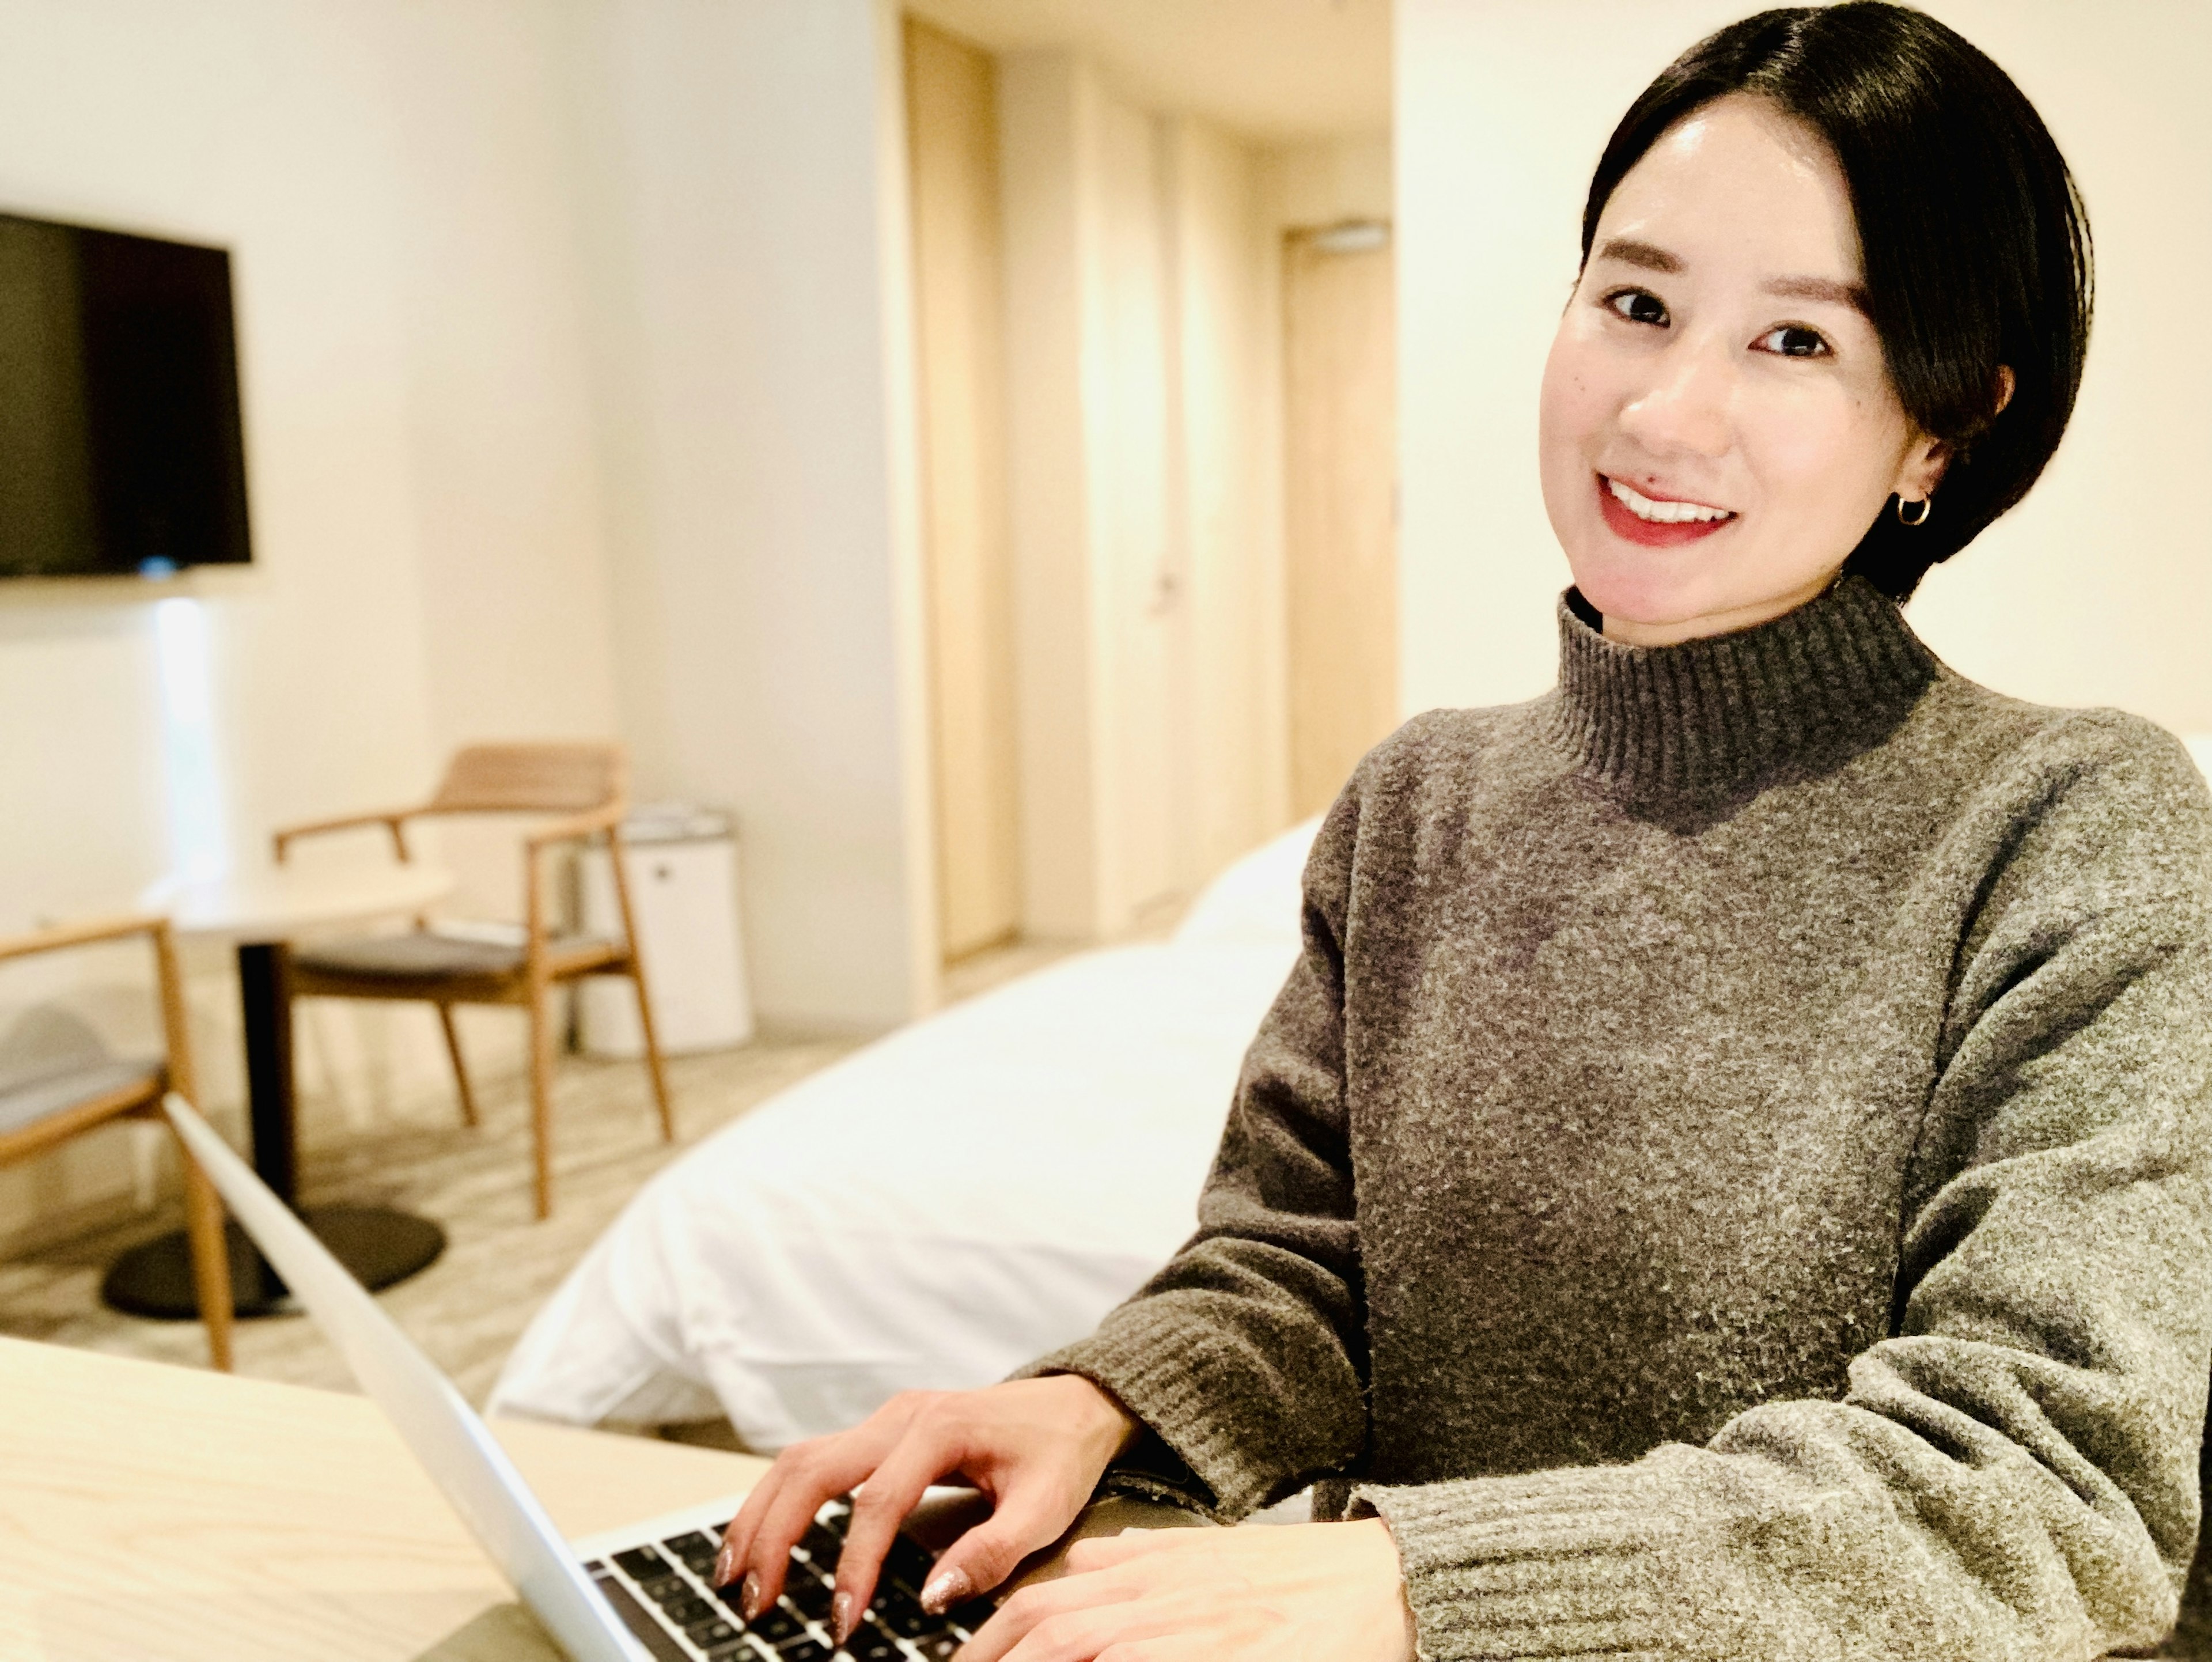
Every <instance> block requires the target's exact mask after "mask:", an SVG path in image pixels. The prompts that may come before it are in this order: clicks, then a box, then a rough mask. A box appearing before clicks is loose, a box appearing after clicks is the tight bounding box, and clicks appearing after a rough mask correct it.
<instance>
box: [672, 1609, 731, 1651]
mask: <svg viewBox="0 0 2212 1662" xmlns="http://www.w3.org/2000/svg"><path fill="white" fill-rule="evenodd" d="M700 1608H701V1609H702V1610H704V1609H705V1608H706V1606H705V1605H703V1604H702V1605H701V1606H700ZM669 1616H670V1619H671V1620H673V1619H674V1617H675V1612H674V1611H673V1610H671V1611H670V1612H669ZM738 1636H739V1635H738V1630H737V1629H735V1628H733V1627H732V1626H731V1625H730V1624H729V1623H728V1622H725V1621H723V1620H722V1619H721V1618H720V1617H719V1616H708V1618H707V1619H706V1620H705V1621H703V1622H685V1623H684V1637H685V1638H686V1639H688V1640H690V1641H691V1642H692V1643H693V1644H695V1645H696V1646H697V1647H699V1648H700V1649H701V1650H702V1651H708V1650H712V1649H714V1647H715V1646H717V1645H726V1644H728V1643H729V1642H730V1641H732V1639H735V1638H738Z"/></svg>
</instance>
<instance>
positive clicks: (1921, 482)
mask: <svg viewBox="0 0 2212 1662" xmlns="http://www.w3.org/2000/svg"><path fill="white" fill-rule="evenodd" d="M1950 465H1951V447H1950V445H1949V443H1948V442H1947V441H1944V440H1942V439H1931V438H1929V436H1928V435H1926V434H1925V433H1923V434H1922V435H1920V436H1919V437H1918V438H1917V439H1915V440H1914V441H1912V444H1911V447H1910V448H1909V449H1907V450H1906V451H1905V466H1902V467H1900V468H1899V469H1898V470H1897V482H1896V483H1895V484H1893V485H1892V486H1890V491H1891V494H1893V496H1897V497H1898V498H1899V500H1900V501H1903V502H1925V501H1926V500H1927V499H1928V498H1929V497H1930V496H1934V495H1935V494H1936V486H1937V485H1938V484H1942V479H1943V470H1944V469H1945V468H1947V467H1948V466H1950Z"/></svg>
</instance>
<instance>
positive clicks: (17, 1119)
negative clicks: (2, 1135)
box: [0, 1056, 161, 1132]
mask: <svg viewBox="0 0 2212 1662" xmlns="http://www.w3.org/2000/svg"><path fill="white" fill-rule="evenodd" d="M160 1078H161V1059H160V1058H159V1057H145V1056H139V1057H135V1058H129V1059H117V1058H108V1059H105V1060H102V1061H99V1062H83V1063H81V1064H79V1065H77V1066H76V1067H72V1068H64V1069H63V1070H62V1071H60V1072H58V1073H53V1074H46V1075H40V1076H37V1077H33V1078H30V1079H19V1080H15V1081H11V1082H9V1084H6V1085H0V1132H7V1131H20V1130H21V1129H23V1128H24V1127H25V1126H27V1125H35V1124H36V1123H38V1122H39V1121H40V1120H42V1119H45V1118H46V1117H49V1116H51V1115H54V1114H58V1113H60V1112H62V1111H64V1109H69V1108H74V1107H76V1105H78V1104H79V1103H84V1102H90V1101H91V1100H92V1099H94V1097H104V1096H106V1094H107V1093H109V1092H111V1091H119V1090H122V1089H123V1088H124V1087H126V1086H131V1085H151V1084H153V1083H154V1082H155V1081H157V1080H159V1079H160Z"/></svg>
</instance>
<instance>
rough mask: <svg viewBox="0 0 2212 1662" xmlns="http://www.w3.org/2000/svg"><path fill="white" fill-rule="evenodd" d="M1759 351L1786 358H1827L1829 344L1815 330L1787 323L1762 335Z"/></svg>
mask: <svg viewBox="0 0 2212 1662" xmlns="http://www.w3.org/2000/svg"><path fill="white" fill-rule="evenodd" d="M1759 350H1760V351H1762V352H1772V353H1775V354H1776V355H1777V356H1781V357H1785V358H1817V357H1823V356H1826V354H1827V350H1828V343H1827V342H1826V341H1825V340H1823V339H1821V338H1820V334H1819V332H1817V331H1815V330H1812V329H1802V328H1800V327H1799V326H1797V325H1796V324H1794V323H1785V324H1784V325H1783V326H1781V327H1780V328H1779V329H1770V330H1768V331H1767V332H1765V334H1763V335H1761V336H1760V337H1759Z"/></svg>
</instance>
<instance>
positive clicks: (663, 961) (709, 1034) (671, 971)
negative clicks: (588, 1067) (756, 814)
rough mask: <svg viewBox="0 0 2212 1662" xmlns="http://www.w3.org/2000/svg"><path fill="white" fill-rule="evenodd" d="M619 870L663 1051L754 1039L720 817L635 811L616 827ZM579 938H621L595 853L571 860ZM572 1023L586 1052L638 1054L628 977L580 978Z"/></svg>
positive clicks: (731, 859)
mask: <svg viewBox="0 0 2212 1662" xmlns="http://www.w3.org/2000/svg"><path fill="white" fill-rule="evenodd" d="M623 839H624V843H625V847H624V848H623V870H624V872H625V873H626V874H627V875H628V877H629V903H630V906H631V908H632V910H634V911H635V914H636V917H637V933H638V940H639V943H640V947H641V956H642V958H643V960H644V964H645V981H646V988H647V994H648V995H649V996H650V997H651V998H652V1000H653V1027H654V1029H655V1031H656V1032H657V1033H658V1035H659V1039H660V1048H661V1050H662V1052H663V1053H664V1054H665V1055H669V1056H682V1055H685V1054H688V1053H690V1052H695V1051H700V1050H729V1049H730V1048H732V1046H734V1045H738V1044H744V1042H745V1041H746V1040H748V1039H750V1038H751V1037H752V1036H753V1009H752V997H751V994H750V991H749V990H748V989H747V987H746V985H745V971H744V956H743V953H742V952H741V951H740V948H739V927H738V845H737V841H736V839H735V838H734V837H732V835H731V832H730V827H729V822H728V821H727V820H726V819H723V818H722V817H721V816H720V815H719V814H713V813H701V812H699V811H697V810H695V809H689V808H682V807H651V808H641V809H640V810H638V812H637V813H635V814H633V815H632V816H631V817H630V819H629V820H628V821H627V822H626V823H625V824H624V825H623ZM576 875H577V886H578V890H579V894H578V899H579V903H580V904H579V907H578V910H579V913H580V917H581V921H582V923H583V927H584V929H585V931H586V933H587V934H605V935H612V936H614V937H616V938H617V939H620V937H621V935H622V908H621V907H620V906H619V905H618V904H617V902H616V898H615V885H614V868H613V861H612V859H611V856H610V855H609V854H608V851H607V850H606V849H603V848H595V849H586V850H585V851H584V853H583V855H581V856H580V859H579V860H578V861H577V868H576ZM576 1025H577V1032H578V1038H579V1041H580V1046H581V1048H582V1050H583V1051H584V1053H585V1054H586V1056H614V1057H626V1056H642V1055H643V1054H644V1053H645V1032H644V1029H643V1027H642V1026H641V1024H640V1023H639V1021H638V1018H637V995H636V993H635V989H633V988H632V986H631V984H630V982H629V978H628V977H623V976H587V977H585V978H584V979H583V981H582V982H581V983H580V985H579V987H578V989H577V1009H576Z"/></svg>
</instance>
